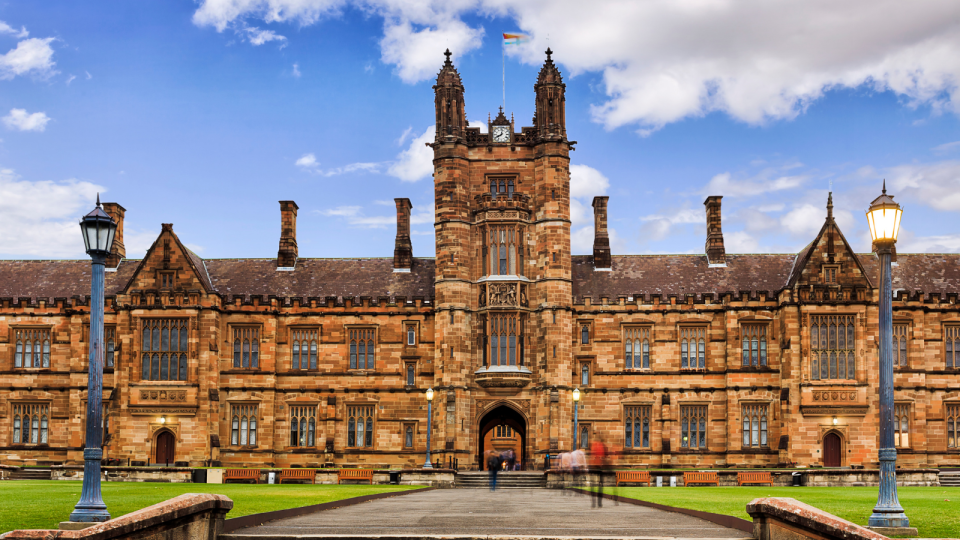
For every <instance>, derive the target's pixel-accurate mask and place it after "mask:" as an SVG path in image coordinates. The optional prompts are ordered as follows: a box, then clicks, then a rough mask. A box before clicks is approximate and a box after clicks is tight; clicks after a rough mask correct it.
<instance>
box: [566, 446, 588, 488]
mask: <svg viewBox="0 0 960 540" xmlns="http://www.w3.org/2000/svg"><path fill="white" fill-rule="evenodd" d="M585 470H587V455H586V453H584V451H583V448H577V449H576V450H574V451H573V452H570V472H571V473H572V476H573V487H575V488H580V487H583V472H584V471H585ZM580 495H583V493H581V494H580Z"/></svg>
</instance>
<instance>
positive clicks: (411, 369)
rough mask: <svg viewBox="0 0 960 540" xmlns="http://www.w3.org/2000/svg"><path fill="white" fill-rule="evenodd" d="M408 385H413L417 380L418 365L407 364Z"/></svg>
mask: <svg viewBox="0 0 960 540" xmlns="http://www.w3.org/2000/svg"><path fill="white" fill-rule="evenodd" d="M406 371H407V386H413V385H414V384H415V383H416V382H417V381H416V365H415V364H412V363H411V364H407V370H406Z"/></svg>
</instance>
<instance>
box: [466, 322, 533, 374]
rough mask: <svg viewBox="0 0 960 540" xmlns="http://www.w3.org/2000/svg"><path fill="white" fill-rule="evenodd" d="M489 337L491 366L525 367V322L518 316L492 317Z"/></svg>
mask: <svg viewBox="0 0 960 540" xmlns="http://www.w3.org/2000/svg"><path fill="white" fill-rule="evenodd" d="M488 335H489V339H488V340H487V342H488V343H489V346H490V356H489V358H490V365H491V366H516V365H521V366H522V365H523V321H522V319H521V318H520V317H519V316H518V315H517V314H505V315H493V316H491V317H490V329H489V334H488ZM451 351H452V349H451Z"/></svg>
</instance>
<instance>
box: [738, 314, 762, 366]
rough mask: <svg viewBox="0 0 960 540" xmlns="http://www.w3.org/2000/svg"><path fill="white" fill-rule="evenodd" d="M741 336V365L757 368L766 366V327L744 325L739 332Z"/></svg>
mask: <svg viewBox="0 0 960 540" xmlns="http://www.w3.org/2000/svg"><path fill="white" fill-rule="evenodd" d="M740 333H741V334H742V335H743V348H742V351H743V365H744V367H748V366H749V367H757V366H766V365H767V325H765V324H745V325H743V327H742V328H741V330H740Z"/></svg>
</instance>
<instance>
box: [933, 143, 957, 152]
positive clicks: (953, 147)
mask: <svg viewBox="0 0 960 540" xmlns="http://www.w3.org/2000/svg"><path fill="white" fill-rule="evenodd" d="M931 150H932V151H933V153H934V154H949V153H951V152H956V151H958V150H960V141H953V142H949V143H944V144H941V145H939V146H934V147H933V148H931Z"/></svg>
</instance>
